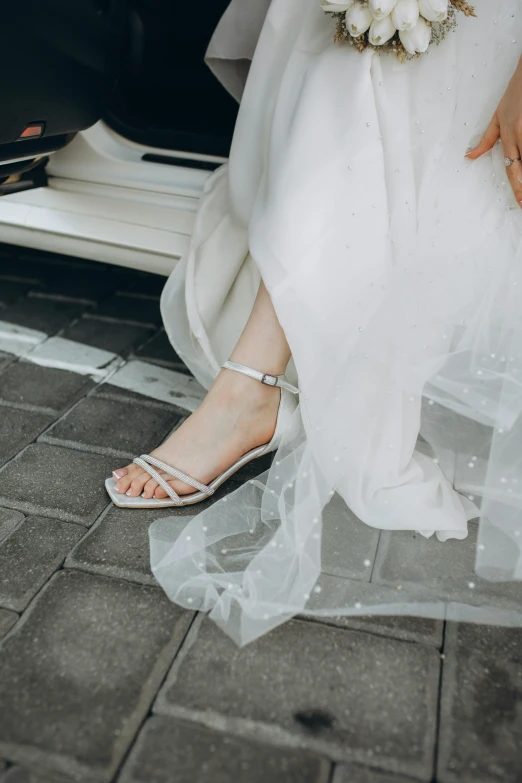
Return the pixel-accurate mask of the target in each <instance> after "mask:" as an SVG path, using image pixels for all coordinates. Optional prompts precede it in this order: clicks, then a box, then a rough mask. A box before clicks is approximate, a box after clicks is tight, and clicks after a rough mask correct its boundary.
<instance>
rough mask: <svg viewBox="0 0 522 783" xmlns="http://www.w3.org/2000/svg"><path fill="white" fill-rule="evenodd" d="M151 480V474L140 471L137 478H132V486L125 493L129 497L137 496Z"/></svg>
mask: <svg viewBox="0 0 522 783" xmlns="http://www.w3.org/2000/svg"><path fill="white" fill-rule="evenodd" d="M149 480H150V476H149V474H148V473H144V472H143V473H139V474H138V475H137V476H136V477H135V478H133V479H132V481H131V483H130V487H129V489H128V490H127V492H126V493H125V494H126V495H128V496H129V497H132V498H137V497H138V496H139V495H141V493H142V492H143V488H144V486H145V484H146V483H147V482H148V481H149Z"/></svg>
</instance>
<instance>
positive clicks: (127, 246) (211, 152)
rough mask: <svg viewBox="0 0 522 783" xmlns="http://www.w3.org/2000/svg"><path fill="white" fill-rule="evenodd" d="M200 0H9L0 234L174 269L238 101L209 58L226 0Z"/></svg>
mask: <svg viewBox="0 0 522 783" xmlns="http://www.w3.org/2000/svg"><path fill="white" fill-rule="evenodd" d="M203 6H204V7H199V8H198V7H197V6H196V7H194V6H193V4H192V3H184V2H181V0H74V2H66V0H25V2H24V3H9V4H8V3H7V2H5V0H4V3H2V50H3V61H4V63H8V62H10V63H11V64H12V68H11V71H10V72H9V73H6V71H5V70H4V72H3V77H2V79H0V94H1V106H2V110H1V114H0V242H3V243H8V244H14V245H21V246H25V247H30V248H37V249H41V250H47V251H53V252H58V253H63V254H65V255H69V256H79V257H83V258H89V259H95V260H100V261H105V262H109V263H113V264H120V265H123V266H129V267H134V268H136V269H141V270H145V271H148V272H155V273H157V274H162V275H167V274H168V273H169V272H170V271H171V270H172V268H173V266H174V264H175V263H176V260H177V259H178V258H179V257H180V256H181V254H182V253H183V252H184V250H185V248H186V246H187V242H188V238H189V235H190V232H191V227H192V222H193V218H194V213H195V209H196V207H197V203H198V200H199V196H200V194H201V191H202V188H203V184H204V182H205V179H206V177H207V176H208V174H209V172H210V171H212V170H214V169H215V168H216V167H217V166H219V165H221V164H222V163H223V162H224V161H225V160H226V158H227V155H228V151H229V148H230V141H231V138H232V131H233V127H234V123H235V118H236V114H237V105H236V103H235V101H234V100H233V99H232V98H231V97H230V96H229V95H228V93H226V91H225V90H224V89H223V88H222V87H221V85H220V84H219V83H218V82H217V80H215V78H214V77H213V75H212V74H211V73H210V71H209V70H208V69H207V67H206V66H205V64H204V62H203V56H204V53H205V49H206V46H207V43H208V40H209V39H210V36H211V34H212V30H213V29H214V27H215V26H216V24H217V21H218V19H219V17H220V16H221V14H222V13H223V11H224V9H225V7H226V6H227V0H212V2H209V3H205V4H203ZM21 41H22V42H23V43H22V44H21V43H20V42H21Z"/></svg>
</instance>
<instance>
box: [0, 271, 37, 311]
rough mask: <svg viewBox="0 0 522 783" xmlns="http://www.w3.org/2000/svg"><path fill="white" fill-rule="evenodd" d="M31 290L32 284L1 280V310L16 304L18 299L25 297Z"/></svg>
mask: <svg viewBox="0 0 522 783" xmlns="http://www.w3.org/2000/svg"><path fill="white" fill-rule="evenodd" d="M31 288H32V284H31V283H17V282H13V281H11V280H2V279H1V278H0V308H1V307H5V306H6V305H10V304H12V303H13V302H16V300H17V299H20V298H21V297H23V296H25V295H26V294H27V292H28V291H30V290H31ZM1 312H2V311H1V309H0V313H1Z"/></svg>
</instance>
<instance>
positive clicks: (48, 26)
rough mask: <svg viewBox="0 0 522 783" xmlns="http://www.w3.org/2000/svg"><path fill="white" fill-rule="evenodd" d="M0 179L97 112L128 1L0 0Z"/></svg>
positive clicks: (117, 60)
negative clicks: (0, 50)
mask: <svg viewBox="0 0 522 783" xmlns="http://www.w3.org/2000/svg"><path fill="white" fill-rule="evenodd" d="M0 11H1V14H0V18H1V26H2V54H1V59H2V68H1V70H0V107H1V109H0V183H2V182H4V183H5V182H6V180H7V179H8V178H12V177H13V176H16V175H19V174H21V173H23V172H24V171H27V170H29V169H31V168H33V167H35V166H36V165H38V162H39V161H41V160H42V158H45V157H46V156H47V155H49V154H50V153H53V152H56V151H57V150H59V149H61V148H63V147H65V146H66V145H67V144H68V143H69V142H70V141H71V140H72V138H73V137H74V136H75V134H76V133H77V132H78V131H81V130H84V129H85V128H88V127H89V126H91V125H93V124H94V123H95V122H96V121H97V120H98V119H99V118H100V117H101V116H102V114H103V112H104V111H105V108H106V106H107V104H108V103H109V101H110V99H111V96H112V93H113V91H114V88H115V84H116V79H117V76H118V71H119V69H120V66H121V63H122V60H123V56H124V49H125V45H126V41H127V36H128V16H127V0H73V1H72V2H71V0H24V2H12V0H11V1H10V0H0Z"/></svg>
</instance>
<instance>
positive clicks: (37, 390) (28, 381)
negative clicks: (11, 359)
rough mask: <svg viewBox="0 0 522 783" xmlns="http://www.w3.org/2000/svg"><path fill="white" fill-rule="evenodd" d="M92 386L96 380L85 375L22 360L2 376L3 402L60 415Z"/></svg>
mask: <svg viewBox="0 0 522 783" xmlns="http://www.w3.org/2000/svg"><path fill="white" fill-rule="evenodd" d="M93 386H94V383H93V381H91V380H90V379H89V378H87V377H85V376H83V375H78V374H77V373H74V372H68V371H66V370H56V369H54V368H50V367H39V366H38V365H36V364H32V363H31V362H27V361H20V362H16V364H13V365H11V367H9V368H8V369H7V370H6V371H5V372H4V373H2V374H1V375H0V400H3V401H4V402H7V403H11V404H13V403H14V404H17V405H24V406H34V407H38V408H44V409H46V410H48V411H50V412H54V413H57V414H58V413H60V412H61V411H63V410H65V409H66V408H68V407H69V406H70V405H72V404H73V403H74V402H75V401H76V400H78V399H80V398H81V397H83V396H84V395H85V394H87V393H88V392H89V391H90V389H92V387H93Z"/></svg>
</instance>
